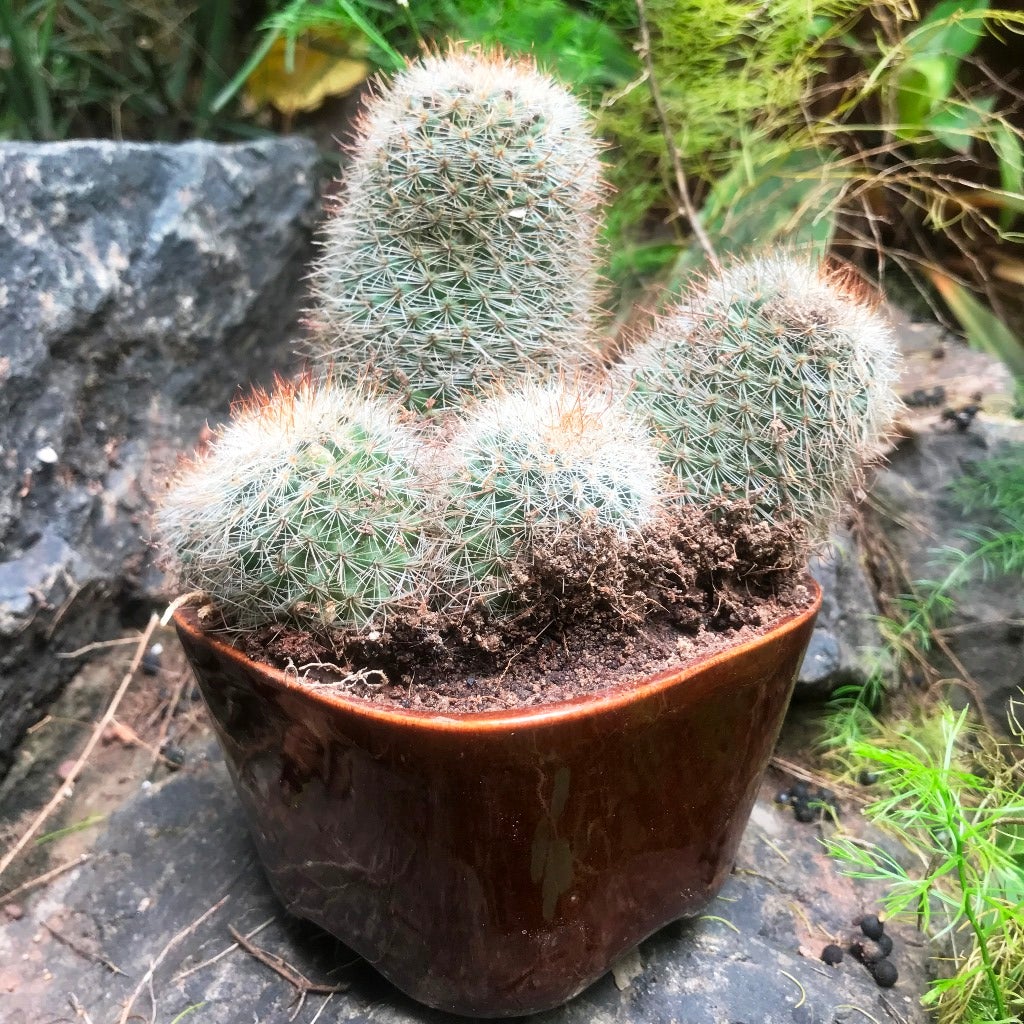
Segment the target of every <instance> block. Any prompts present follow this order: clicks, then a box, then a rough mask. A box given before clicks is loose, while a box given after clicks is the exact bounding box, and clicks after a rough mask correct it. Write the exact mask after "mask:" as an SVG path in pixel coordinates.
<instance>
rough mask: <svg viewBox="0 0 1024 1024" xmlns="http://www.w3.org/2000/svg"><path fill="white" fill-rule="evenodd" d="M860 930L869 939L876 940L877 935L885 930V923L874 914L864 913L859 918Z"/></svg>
mask: <svg viewBox="0 0 1024 1024" xmlns="http://www.w3.org/2000/svg"><path fill="white" fill-rule="evenodd" d="M860 930H861V931H862V932H863V933H864V934H865V935H866V936H867V937H868V938H869V939H874V940H875V941H876V942H877V941H878V937H879V936H880V935H881V934H882V932H884V931H885V925H884V924H882V922H881V921H880V920H879V919H878V918H877V917H876V916H875V915H874V914H866V915H865V916H864V917H862V918H861V919H860Z"/></svg>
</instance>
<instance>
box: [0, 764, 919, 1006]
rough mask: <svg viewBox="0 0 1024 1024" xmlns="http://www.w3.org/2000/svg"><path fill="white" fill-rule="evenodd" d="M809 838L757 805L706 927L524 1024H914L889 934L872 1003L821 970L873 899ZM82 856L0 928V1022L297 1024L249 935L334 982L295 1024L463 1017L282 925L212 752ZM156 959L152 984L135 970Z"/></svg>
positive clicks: (144, 799) (646, 951) (324, 938)
mask: <svg viewBox="0 0 1024 1024" xmlns="http://www.w3.org/2000/svg"><path fill="white" fill-rule="evenodd" d="M818 836H819V831H818V828H817V827H816V826H810V825H799V824H797V823H796V822H795V821H794V820H793V817H792V814H791V813H790V812H789V811H788V810H784V809H780V808H776V807H773V806H771V804H769V803H768V802H767V801H766V800H765V799H764V798H763V797H762V799H761V800H760V801H759V802H758V804H757V805H756V807H755V810H754V815H753V818H752V819H751V823H750V825H749V827H748V829H747V833H746V836H745V838H744V841H743V845H742V847H741V851H740V857H739V863H738V865H737V870H736V872H735V873H734V874H733V875H732V876H731V877H730V879H729V880H728V881H727V883H726V885H725V888H724V889H723V891H722V893H721V894H720V896H719V897H718V899H717V900H715V901H714V903H713V904H712V905H711V906H710V907H709V908H708V910H707V911H706V913H705V914H704V915H703V916H701V917H699V918H696V919H693V920H690V921H684V922H680V923H678V924H675V925H672V926H670V927H668V928H666V929H664V930H662V931H661V932H659V933H657V934H656V935H654V936H653V937H652V938H650V939H648V940H647V941H646V942H644V943H643V944H642V945H641V946H640V947H639V949H638V950H637V951H636V952H635V953H632V954H630V955H629V956H628V957H627V958H625V959H624V961H621V962H620V963H619V965H617V966H616V968H615V970H614V971H613V972H611V973H610V974H608V975H606V976H605V977H604V978H603V979H601V980H600V981H598V982H597V983H596V984H595V985H593V986H591V987H590V988H589V989H588V990H586V991H585V992H584V993H583V994H582V995H580V996H579V997H577V998H576V999H575V1000H573V1001H572V1002H571V1003H569V1004H568V1005H566V1006H564V1007H562V1008H560V1009H556V1010H552V1011H550V1012H548V1013H544V1014H540V1015H537V1016H536V1017H535V1018H533V1019H535V1020H537V1021H538V1022H545V1024H592V1022H594V1021H601V1022H606V1024H632V1022H644V1024H669V1022H672V1021H681V1020H685V1021H686V1022H687V1024H720V1022H723V1021H730V1022H741V1021H742V1022H746V1024H755V1022H757V1024H790V1022H806V1024H826V1022H840V1021H846V1020H850V1021H851V1022H852V1021H853V1020H856V1019H875V1020H879V1021H882V1020H890V1019H896V1020H903V1021H905V1022H907V1024H924V1022H925V1021H926V1020H927V1019H928V1018H927V1014H926V1012H925V1011H924V1010H923V1009H922V1008H921V1007H920V1006H919V1005H918V999H919V997H920V995H921V994H922V993H923V991H924V988H925V985H926V975H925V967H924V961H925V957H926V952H925V948H924V946H923V945H922V940H921V937H920V936H919V935H917V934H916V933H915V932H913V930H912V929H911V928H910V927H909V926H906V925H902V924H895V923H890V924H889V925H888V926H887V930H888V931H889V933H890V934H891V935H892V937H893V939H894V940H895V943H896V951H895V953H894V954H893V960H894V963H896V964H897V965H898V968H899V971H900V981H899V983H898V985H897V986H896V988H894V989H890V990H885V991H883V990H880V989H879V988H877V987H876V986H875V984H874V982H873V981H872V979H871V978H870V976H869V975H868V973H867V971H866V970H865V968H864V967H862V966H861V965H860V964H858V963H855V962H854V961H853V960H852V959H851V958H850V957H846V959H845V960H844V962H843V964H842V965H840V966H839V967H838V968H830V967H827V966H826V965H825V964H823V963H821V961H820V960H819V959H818V957H819V956H820V953H821V950H822V948H823V947H824V946H825V945H826V944H827V943H828V942H830V941H836V940H838V941H843V939H844V938H845V937H846V936H847V935H848V934H849V933H850V931H851V924H852V919H853V918H854V917H855V916H856V915H858V914H862V913H865V912H868V911H875V910H877V907H878V899H879V893H878V891H877V890H875V889H873V888H871V887H869V886H867V885H866V884H864V883H861V882H855V881H853V880H851V879H848V878H845V877H843V876H842V875H840V874H839V872H838V870H837V868H836V866H835V864H834V863H833V862H831V861H830V860H829V858H828V857H827V856H825V855H824V853H823V851H822V848H821V845H820V842H819V838H818ZM89 852H90V853H91V859H90V860H88V861H87V862H86V863H85V864H84V865H82V866H81V867H78V868H76V869H75V870H73V871H71V872H69V873H68V874H67V875H64V876H62V877H61V878H59V879H57V880H56V881H55V882H52V883H50V885H49V886H47V887H46V888H45V889H44V890H42V891H40V892H37V893H36V894H35V895H34V896H27V897H25V898H24V899H23V900H22V905H23V907H24V910H25V913H24V915H23V916H22V917H21V918H20V919H18V920H10V921H8V922H7V923H0V964H3V965H5V966H4V967H3V968H0V991H3V993H4V994H3V998H4V1008H5V1009H4V1013H5V1016H4V1020H5V1021H6V1022H7V1024H32V1022H35V1021H40V1020H57V1019H67V1018H69V1017H72V1016H76V1014H77V1011H75V1013H72V1012H69V1011H71V1010H72V1009H73V1007H74V1004H75V1002H77V1004H78V1005H80V1006H81V1007H82V1008H83V1011H84V1012H85V1013H87V1014H88V1015H89V1018H90V1019H92V1020H94V1021H114V1020H117V1019H119V1014H120V1013H121V1010H122V1007H123V1006H124V1005H125V1002H126V1000H127V999H128V998H129V996H130V995H131V994H132V993H133V992H136V993H137V996H136V1000H135V1003H134V1005H133V1012H135V1013H137V1014H141V1015H142V1017H143V1018H145V1019H150V1015H151V1013H153V1014H154V1015H155V1019H157V1020H161V1021H170V1020H174V1019H175V1018H176V1017H177V1016H178V1015H179V1014H181V1013H183V1012H184V1011H186V1010H187V1008H188V1007H190V1006H195V1005H196V1004H202V1005H201V1009H198V1010H196V1011H195V1012H196V1014H197V1017H198V1019H200V1020H201V1021H203V1022H204V1024H250V1022H251V1021H253V1020H259V1021H263V1022H265V1024H277V1022H284V1021H287V1020H291V1019H293V1018H292V1016H291V1015H292V1013H293V1012H295V1009H296V1002H295V1001H296V997H297V995H298V993H296V992H295V990H294V989H293V988H292V987H291V986H290V985H289V984H287V983H286V982H285V981H283V980H282V979H281V978H280V977H279V976H278V975H277V974H275V973H273V972H272V971H271V970H269V969H268V968H267V967H266V966H264V965H263V964H260V963H258V962H256V961H255V960H254V959H252V958H251V957H250V956H248V955H247V954H245V953H243V952H241V951H239V950H237V949H234V950H232V949H231V945H232V940H231V937H230V935H229V934H228V931H227V927H228V925H229V924H230V925H233V926H234V927H235V928H236V929H237V930H238V931H240V932H241V933H242V934H246V933H249V932H252V931H253V930H254V929H257V928H259V929H260V930H259V932H258V933H257V934H255V935H254V936H253V938H252V941H253V942H254V943H256V944H257V945H258V946H260V947H262V948H264V949H266V950H269V951H270V952H272V953H274V954H276V955H278V956H280V957H283V958H284V960H286V961H287V962H288V963H289V964H290V965H292V966H293V967H294V968H296V969H297V970H299V971H301V972H302V973H303V974H304V975H305V976H306V977H307V978H309V979H310V980H312V981H314V982H316V983H318V984H325V983H326V984H334V983H344V984H347V986H348V988H347V990H346V991H344V992H338V993H335V994H331V995H330V996H329V997H328V996H326V995H310V996H309V997H308V998H307V999H306V1001H305V1004H304V1005H303V1006H302V1007H301V1008H300V1009H299V1011H298V1014H297V1016H295V1018H294V1019H295V1020H297V1021H299V1022H302V1024H312V1021H313V1019H314V1018H315V1017H316V1016H317V1014H318V1013H319V1012H320V1011H321V1010H322V1009H324V1003H325V1001H326V1000H327V999H328V998H329V999H330V1004H329V1005H328V1006H327V1007H326V1010H325V1012H324V1014H323V1016H322V1017H320V1018H319V1019H320V1020H331V1021H338V1020H344V1021H349V1022H352V1024H364V1022H365V1024H369V1022H370V1021H373V1022H375V1024H445V1022H451V1024H455V1022H456V1021H457V1020H459V1019H464V1018H453V1017H449V1016H447V1015H445V1014H442V1013H439V1012H436V1011H432V1010H428V1009H426V1008H424V1007H422V1006H419V1005H417V1004H415V1003H413V1002H412V1001H411V1000H409V999H408V998H406V997H405V996H403V995H402V994H401V993H400V992H398V991H396V990H395V989H394V988H393V987H392V986H390V985H389V984H388V983H387V982H385V981H384V980H383V979H382V978H380V976H379V975H377V974H376V973H375V972H374V971H373V970H372V968H371V967H370V966H369V965H367V964H366V963H365V962H363V961H362V960H360V959H359V958H358V957H357V956H355V955H354V954H353V953H352V952H351V951H350V950H348V949H347V948H346V947H345V946H343V945H342V944H341V943H340V942H338V941H337V940H335V939H334V938H332V937H331V936H329V935H327V934H326V933H324V932H321V931H319V930H318V929H316V928H314V927H312V926H310V925H306V924H304V923H302V922H299V921H296V920H295V919H292V918H289V917H288V916H287V915H286V914H285V913H284V912H283V911H282V909H281V908H280V906H279V905H278V904H277V903H276V901H275V899H274V897H273V895H272V893H271V892H270V890H269V888H268V886H267V883H266V881H265V879H264V877H263V874H262V872H261V871H260V869H259V866H258V864H257V863H256V860H255V855H254V852H253V848H252V846H251V843H250V840H249V837H248V834H247V832H246V828H245V824H244V822H243V821H242V819H241V815H240V811H239V809H238V805H237V801H236V799H235V796H234V792H233V790H232V787H231V783H230V781H229V779H228V776H227V773H226V770H225V768H224V766H223V764H222V762H221V761H220V759H219V756H218V755H217V754H216V753H213V754H212V755H211V756H210V758H209V759H206V758H204V757H203V756H202V755H197V754H196V753H195V752H191V753H190V755H189V758H188V761H187V767H186V768H185V769H183V770H182V771H181V772H180V773H179V774H177V775H175V776H172V777H171V778H169V779H168V780H166V781H164V782H163V783H161V784H158V785H155V786H153V787H151V788H148V789H143V790H142V791H138V790H136V795H135V796H133V797H131V798H130V799H129V801H128V802H127V804H125V805H124V806H123V807H122V808H121V809H120V810H119V811H117V812H116V814H114V815H113V816H112V817H111V818H110V819H109V821H108V823H107V825H106V826H105V828H104V830H103V831H102V832H101V834H100V835H99V836H98V838H97V839H96V840H95V842H94V845H93V846H92V849H91V850H90V851H89ZM66 856H67V855H66V854H62V859H64V858H66ZM204 915H206V916H204ZM2 920H3V917H2V915H0V922H2ZM83 951H84V952H83ZM218 956H219V959H217V960H215V961H214V960H213V959H212V958H214V957H218ZM161 957H162V958H161ZM158 959H159V963H157V966H156V969H155V971H154V974H153V981H152V985H150V984H149V983H148V982H147V981H146V972H147V971H148V970H149V968H150V966H151V965H152V964H153V963H154V962H156V961H157V960H158ZM113 968H116V969H117V970H119V971H123V972H124V974H123V975H122V974H116V973H115V972H114V970H113ZM151 993H152V995H151ZM151 998H155V1000H156V1003H157V1006H156V1007H155V1008H152V1009H151ZM851 1008H855V1010H856V1012H855V1013H853V1014H852V1015H851V1016H849V1017H847V1016H846V1014H847V1013H848V1012H851ZM861 1015H869V1016H867V1017H863V1018H862V1017H861ZM77 1016H81V1014H77ZM76 1019H77V1018H76Z"/></svg>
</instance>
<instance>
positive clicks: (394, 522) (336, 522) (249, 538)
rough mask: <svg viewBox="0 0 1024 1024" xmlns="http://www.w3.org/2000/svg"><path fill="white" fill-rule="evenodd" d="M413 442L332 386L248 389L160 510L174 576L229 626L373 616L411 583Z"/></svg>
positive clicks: (381, 409) (417, 507)
mask: <svg viewBox="0 0 1024 1024" xmlns="http://www.w3.org/2000/svg"><path fill="white" fill-rule="evenodd" d="M413 450H414V444H413V440H412V438H411V437H410V436H409V435H408V433H407V432H406V430H405V429H404V428H403V427H402V426H401V425H400V423H399V422H398V421H397V420H396V418H395V415H394V412H393V410H391V409H390V408H389V406H387V405H386V404H385V403H383V402H380V401H377V400H371V399H368V398H365V397H361V396H360V395H357V394H354V393H352V392H350V391H346V390H343V389H341V388H338V387H336V386H334V385H333V384H332V383H330V382H327V383H321V384H317V383H314V382H313V381H312V380H310V379H308V378H306V379H302V380H300V381H299V382H298V383H296V384H292V385H285V384H282V385H280V386H279V389H278V391H277V392H276V393H275V394H273V395H267V394H264V393H262V392H257V394H256V395H255V396H254V397H253V399H251V400H250V401H249V402H248V403H247V404H245V405H244V406H242V407H241V408H240V409H239V410H237V412H236V415H235V417H234V420H233V422H231V423H230V424H229V425H228V426H227V427H225V428H224V429H223V430H221V432H220V433H219V435H218V436H217V437H216V438H215V440H214V441H213V443H212V449H211V451H210V452H209V453H208V454H207V455H205V456H200V457H199V458H197V459H196V460H195V462H194V463H193V464H192V465H191V466H189V467H188V468H187V469H186V470H185V471H184V473H183V475H182V477H181V479H180V480H179V481H178V482H177V485H176V487H175V488H174V489H173V490H172V491H171V493H170V494H169V495H168V497H167V498H166V500H165V502H164V504H163V508H162V510H161V512H160V514H159V525H160V528H161V533H162V535H163V537H164V540H165V543H166V544H167V546H168V547H169V548H170V550H171V553H172V554H173V556H174V559H175V562H176V565H177V571H178V575H179V577H180V582H181V583H183V584H184V585H185V586H186V587H188V588H190V589H196V590H202V591H204V592H205V593H206V594H207V595H208V596H209V597H210V598H211V599H212V600H213V601H214V603H215V604H216V605H217V607H218V608H220V609H221V610H222V611H223V612H225V613H226V615H227V617H228V621H229V624H230V625H232V626H238V627H252V626H258V625H261V624H262V623H265V622H270V621H291V622H295V623H303V624H308V625H326V626H356V627H358V626H363V625H366V624H367V623H369V622H371V621H374V620H375V619H376V617H377V616H379V615H381V614H383V613H386V611H387V610H388V609H389V607H391V606H393V605H394V604H395V603H396V602H397V601H400V600H401V599H403V598H404V597H406V596H407V595H408V594H409V592H410V591H411V590H412V589H413V588H414V586H416V585H417V584H418V582H419V579H418V569H419V559H420V558H421V555H422V543H421V536H422V528H423V497H422V492H421V490H420V487H419V484H418V482H417V471H416V465H415V461H414V456H413Z"/></svg>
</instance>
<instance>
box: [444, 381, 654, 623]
mask: <svg viewBox="0 0 1024 1024" xmlns="http://www.w3.org/2000/svg"><path fill="white" fill-rule="evenodd" d="M443 457H444V460H445V466H444V470H445V472H444V480H443V485H442V486H441V488H440V491H439V498H440V501H441V503H442V511H443V522H444V528H445V539H444V541H443V544H442V550H441V552H440V557H439V558H438V563H439V566H440V577H441V588H442V591H443V593H444V594H446V595H447V596H448V597H449V598H450V599H451V600H452V601H453V602H454V603H455V604H456V605H459V604H464V603H466V602H467V601H470V600H473V599H475V598H480V597H483V598H484V599H486V600H489V601H491V602H492V603H495V604H498V605H500V604H502V603H503V602H505V601H506V599H507V597H508V593H509V588H510V584H511V579H510V572H511V570H512V567H513V564H514V563H515V562H516V561H517V560H521V559H523V558H527V559H528V558H529V554H530V549H531V546H532V545H533V544H535V543H537V542H540V541H553V540H555V539H558V538H561V537H564V536H565V535H567V534H569V533H570V532H571V533H573V535H575V536H579V537H581V538H582V537H583V535H584V533H585V532H586V530H587V529H588V528H597V529H603V530H607V531H610V532H612V533H613V534H614V535H615V536H617V537H618V538H619V540H621V541H628V540H629V539H630V538H632V537H635V536H637V535H638V534H639V532H640V531H641V530H642V528H643V527H644V526H646V525H648V524H650V523H652V522H653V521H654V520H655V519H656V518H657V516H658V515H659V513H660V511H661V507H662V500H663V484H664V481H665V479H666V477H667V474H666V473H665V471H664V469H663V468H662V467H661V465H660V462H659V458H658V451H657V448H656V447H655V446H654V444H653V443H652V442H651V440H650V439H649V438H648V436H647V435H646V432H645V431H644V429H643V428H642V427H641V426H640V425H639V424H637V423H636V422H635V421H634V420H633V419H631V418H630V417H629V415H628V414H627V413H626V412H625V410H624V408H623V407H622V405H621V403H619V402H616V401H614V400H613V399H611V398H609V397H608V396H607V395H603V394H601V393H599V392H598V391H596V390H585V389H571V388H567V387H565V386H563V385H559V384H548V385H529V386H527V387H524V388H522V389H521V390H518V391H516V392H514V393H510V394H504V395H500V396H497V397H495V398H492V399H490V400H488V401H485V402H481V403H480V404H479V405H478V406H477V407H476V409H474V410H473V411H472V412H471V413H470V414H469V415H468V416H467V417H466V419H465V420H464V421H463V423H462V425H461V427H460V429H459V430H458V431H457V433H456V434H455V436H454V438H453V439H452V440H451V442H450V443H449V445H448V447H447V449H446V451H445V453H444V456H443ZM586 557H587V556H586V555H585V553H584V552H582V551H581V552H580V558H581V561H586Z"/></svg>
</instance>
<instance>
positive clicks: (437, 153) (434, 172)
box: [310, 52, 604, 410]
mask: <svg viewBox="0 0 1024 1024" xmlns="http://www.w3.org/2000/svg"><path fill="white" fill-rule="evenodd" d="M360 127H361V131H360V132H359V137H358V139H357V141H356V144H355V147H354V154H353V161H352V163H351V165H350V166H349V168H348V170H347V172H346V177H345V196H344V199H343V202H342V203H341V205H340V207H339V208H338V210H337V211H336V212H335V214H334V215H333V216H332V217H331V218H330V219H329V221H328V223H327V226H326V233H325V238H324V242H323V250H322V256H321V258H320V260H319V261H318V264H317V266H316V268H315V270H314V276H313V281H314V286H313V290H314V296H315V306H314V308H313V310H312V311H311V315H310V323H311V327H312V334H313V339H312V344H313V346H314V351H315V355H316V357H317V358H318V359H319V360H321V361H323V362H329V363H331V364H332V365H333V366H334V367H335V369H336V371H338V372H340V373H342V374H344V375H347V376H359V377H362V376H363V375H364V374H365V373H366V372H367V370H369V372H370V373H371V374H372V375H373V376H374V378H375V379H376V380H378V381H380V382H381V383H382V384H383V385H384V386H385V387H387V388H389V389H391V390H394V391H397V392H398V393H400V394H401V395H402V397H403V398H404V400H405V401H406V402H407V403H408V404H410V405H412V406H413V407H415V408H418V409H421V410H422V409H429V408H432V407H444V406H451V405H454V404H457V403H458V402H459V401H460V399H461V396H462V395H463V394H464V393H465V392H466V391H473V392H479V391H480V390H482V389H485V388H487V386H488V385H490V384H491V383H493V382H494V381H495V380H497V379H499V378H507V377H509V376H516V375H521V376H527V375H529V376H533V377H534V378H535V377H536V376H537V375H538V373H542V372H546V371H549V370H552V369H554V368H557V367H560V366H563V365H565V364H567V363H569V364H576V363H579V362H582V361H585V360H586V359H588V358H589V357H590V355H591V350H590V345H591V341H590V338H591V331H592V324H593V318H594V314H595V308H596V298H597V275H596V271H595V267H596V263H597V258H598V246H597V231H598V210H599V207H600V201H601V198H602V196H603V193H604V186H603V184H602V181H601V173H600V163H599V160H598V155H597V154H598V150H597V145H596V143H595V141H594V139H593V138H592V136H591V134H590V131H589V127H588V118H587V114H586V112H585V111H584V109H583V108H582V107H581V106H580V104H579V103H577V101H576V100H575V99H573V97H572V96H571V95H570V94H569V93H568V92H566V91H565V90H564V89H563V88H562V87H561V86H559V85H557V84H556V83H555V82H553V81H552V80H551V79H549V78H547V77H545V76H543V75H541V74H540V73H539V72H537V70H536V69H535V68H534V67H533V65H532V64H530V63H528V62H525V61H522V60H520V61H511V60H506V59H504V58H502V57H500V56H497V55H487V54H481V53H477V52H453V53H452V54H450V55H449V56H447V57H439V56H435V57H427V58H426V59H424V60H422V61H420V62H417V63H415V64H413V65H411V66H410V67H409V68H408V69H407V70H405V71H404V72H402V73H400V74H399V75H398V76H397V77H396V78H395V79H394V81H393V82H392V83H391V85H390V87H389V88H388V89H387V90H386V91H385V92H384V93H383V94H381V95H380V96H378V97H377V98H376V99H375V100H374V101H373V102H372V103H371V104H370V105H369V106H368V108H367V110H366V112H365V114H364V116H363V119H362V122H361V126H360Z"/></svg>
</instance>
